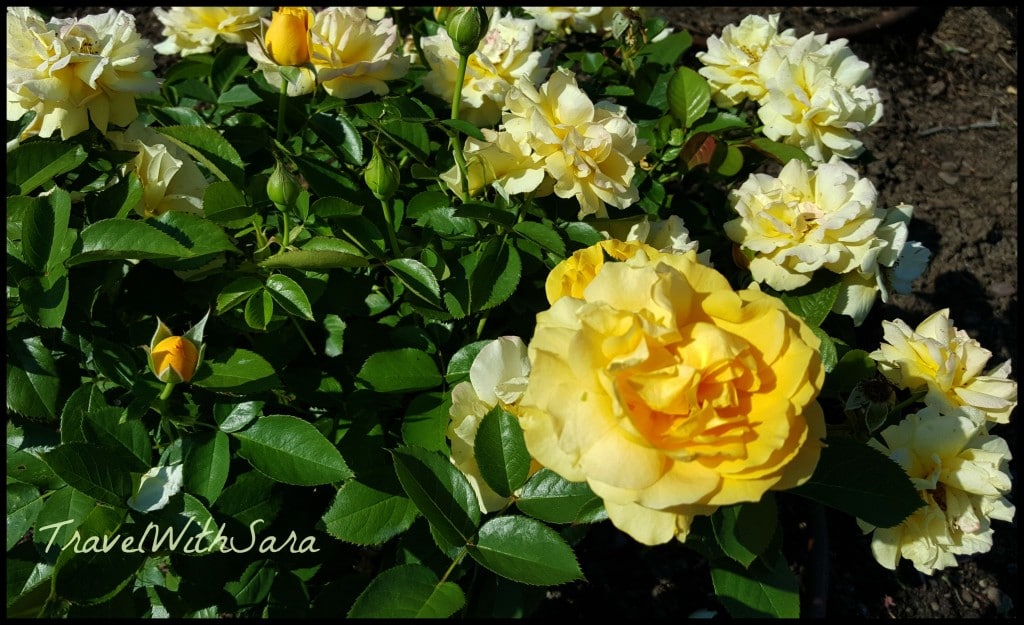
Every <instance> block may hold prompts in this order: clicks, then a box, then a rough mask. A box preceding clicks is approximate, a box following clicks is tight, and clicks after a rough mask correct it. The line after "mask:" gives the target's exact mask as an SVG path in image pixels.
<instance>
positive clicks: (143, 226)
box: [68, 219, 191, 266]
mask: <svg viewBox="0 0 1024 625" xmlns="http://www.w3.org/2000/svg"><path fill="white" fill-rule="evenodd" d="M80 238H81V240H82V250H81V252H80V253H78V254H76V255H74V256H72V257H71V259H70V260H69V261H68V266H74V265H80V264H82V263H89V262H94V261H99V260H118V259H125V258H133V259H147V258H188V257H190V256H191V253H190V252H189V250H188V248H186V247H185V246H184V245H182V244H181V243H179V242H178V241H176V240H175V239H174V238H173V237H171V236H169V235H167V234H165V233H164V232H162V231H160V230H158V229H157V228H154V227H153V226H151V225H149V223H148V222H146V221H141V220H138V219H104V220H102V221H97V222H94V223H92V224H90V225H88V226H86V227H85V228H84V229H83V230H82V232H81V235H80Z"/></svg>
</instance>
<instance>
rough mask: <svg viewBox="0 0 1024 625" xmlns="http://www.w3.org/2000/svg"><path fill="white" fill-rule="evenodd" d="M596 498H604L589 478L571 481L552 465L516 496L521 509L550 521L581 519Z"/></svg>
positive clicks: (535, 516) (524, 486) (560, 521)
mask: <svg viewBox="0 0 1024 625" xmlns="http://www.w3.org/2000/svg"><path fill="white" fill-rule="evenodd" d="M594 502H597V503H600V502H601V499H600V498H599V497H598V496H597V495H595V494H594V491H592V490H590V486H589V485H588V484H587V483H586V482H570V481H568V480H566V479H565V478H564V477H562V476H561V475H559V474H557V473H555V472H554V471H552V470H551V469H541V470H540V471H537V473H535V474H534V475H533V476H532V477H530V479H529V480H527V481H526V484H524V485H523V489H522V491H520V494H519V496H518V497H517V498H516V506H517V507H518V508H519V509H520V510H522V511H523V512H525V513H526V514H528V515H530V516H532V517H534V518H537V519H540V520H542V521H547V522H548V523H574V522H578V519H579V517H580V513H581V512H584V511H585V510H586V509H587V508H588V507H590V506H591V505H593V504H594Z"/></svg>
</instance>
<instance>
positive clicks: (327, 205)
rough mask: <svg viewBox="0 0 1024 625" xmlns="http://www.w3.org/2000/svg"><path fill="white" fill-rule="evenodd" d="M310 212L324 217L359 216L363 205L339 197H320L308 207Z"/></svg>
mask: <svg viewBox="0 0 1024 625" xmlns="http://www.w3.org/2000/svg"><path fill="white" fill-rule="evenodd" d="M309 212H310V213H312V214H313V215H316V216H317V217H323V218H324V219H331V218H332V217H359V216H360V215H362V214H363V207H362V206H361V205H359V204H353V203H352V202H349V201H348V200H343V199H342V198H340V197H322V198H320V199H319V200H317V201H316V202H313V206H312V207H311V208H310V211H309Z"/></svg>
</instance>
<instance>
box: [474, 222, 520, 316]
mask: <svg viewBox="0 0 1024 625" xmlns="http://www.w3.org/2000/svg"><path fill="white" fill-rule="evenodd" d="M522 269H523V265H522V262H521V261H520V260H519V252H517V251H516V248H514V247H512V246H511V245H507V244H506V243H505V242H504V241H503V240H502V239H498V238H494V239H491V240H490V241H488V242H487V244H486V245H484V249H483V251H482V252H481V253H480V256H479V260H478V261H477V263H476V266H475V267H473V269H472V271H471V272H470V276H469V292H470V295H469V304H470V309H471V310H472V311H482V310H487V309H488V308H493V307H494V306H497V305H498V304H501V303H502V302H504V301H505V300H507V299H508V298H509V297H511V296H512V294H513V293H514V292H515V290H516V287H517V286H519V278H520V276H521V275H522Z"/></svg>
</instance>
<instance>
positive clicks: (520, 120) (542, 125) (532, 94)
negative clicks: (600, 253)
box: [502, 68, 649, 219]
mask: <svg viewBox="0 0 1024 625" xmlns="http://www.w3.org/2000/svg"><path fill="white" fill-rule="evenodd" d="M505 107H506V109H505V112H504V113H503V116H502V117H503V122H504V126H505V130H506V131H508V133H509V134H510V135H512V138H513V139H514V140H515V141H518V142H520V143H522V144H524V145H529V146H530V147H531V148H532V149H533V151H534V152H535V153H537V154H538V155H539V156H540V157H541V158H542V159H543V160H544V169H545V171H546V172H547V173H548V175H549V176H550V177H551V178H552V179H553V180H554V181H555V185H554V193H555V194H556V195H557V196H558V197H561V198H576V200H577V201H578V202H579V204H580V211H579V217H580V219H582V218H583V217H584V216H586V215H597V216H598V217H607V216H608V211H607V209H606V208H605V205H606V204H610V205H612V206H615V207H617V208H625V207H627V206H629V205H630V204H633V203H634V202H636V201H637V200H638V199H639V192H638V191H637V188H636V187H635V186H633V184H632V182H633V175H634V173H635V172H636V165H635V163H637V162H639V161H640V159H642V158H643V157H644V156H645V155H646V154H647V152H648V150H649V148H648V146H647V144H646V142H644V141H643V140H642V139H639V138H637V134H636V124H634V123H633V122H632V121H630V119H629V118H628V117H626V111H625V109H624V108H623V107H621V106H618V105H615V104H611V103H607V102H601V103H598V104H594V103H593V102H591V100H590V98H589V97H588V96H587V94H586V93H585V92H584V91H583V90H582V89H580V88H579V87H578V86H577V84H576V76H575V75H574V74H573V73H572V72H570V71H568V70H566V69H564V68H559V69H558V71H556V72H555V73H554V74H553V75H552V76H551V78H550V79H549V80H548V81H547V82H546V83H544V84H543V85H542V86H541V87H540V89H537V88H535V87H534V86H533V85H531V84H530V83H528V82H525V81H522V80H521V81H519V82H517V83H516V85H515V86H514V87H513V88H512V89H511V90H510V91H509V93H508V99H507V100H506V103H505Z"/></svg>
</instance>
